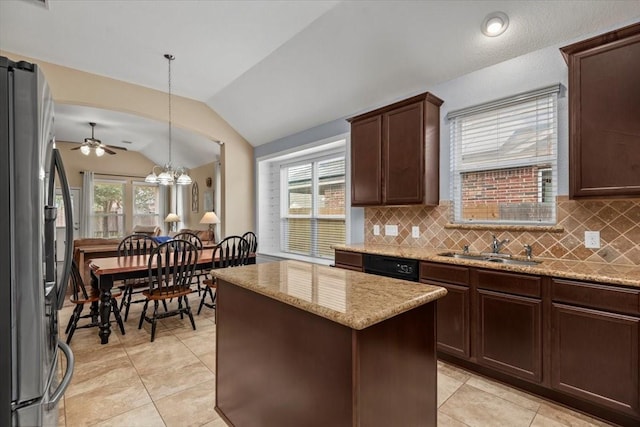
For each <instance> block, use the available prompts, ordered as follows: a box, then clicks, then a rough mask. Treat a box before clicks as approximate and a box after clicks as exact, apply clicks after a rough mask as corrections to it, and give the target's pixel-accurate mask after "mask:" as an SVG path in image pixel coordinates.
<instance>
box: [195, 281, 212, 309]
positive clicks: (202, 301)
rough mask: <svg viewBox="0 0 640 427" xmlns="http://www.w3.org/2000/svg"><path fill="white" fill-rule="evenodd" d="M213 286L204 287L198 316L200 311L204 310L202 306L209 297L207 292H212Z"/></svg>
mask: <svg viewBox="0 0 640 427" xmlns="http://www.w3.org/2000/svg"><path fill="white" fill-rule="evenodd" d="M210 291H211V288H209V287H208V286H207V287H206V288H205V289H204V292H203V294H202V298H201V299H200V305H199V306H198V316H199V315H200V312H201V311H202V306H203V305H204V299H205V298H206V297H207V292H210Z"/></svg>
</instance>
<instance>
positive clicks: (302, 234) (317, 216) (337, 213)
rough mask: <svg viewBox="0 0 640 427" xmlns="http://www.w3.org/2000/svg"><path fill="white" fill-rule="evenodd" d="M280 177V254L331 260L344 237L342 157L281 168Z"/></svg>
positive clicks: (343, 167) (343, 159)
mask: <svg viewBox="0 0 640 427" xmlns="http://www.w3.org/2000/svg"><path fill="white" fill-rule="evenodd" d="M282 176H283V181H284V184H283V186H282V187H283V189H285V192H286V197H283V202H284V203H285V206H284V209H282V216H281V221H282V223H281V231H282V235H281V246H282V247H281V250H282V251H283V252H288V253H293V254H298V255H305V256H312V257H320V258H329V259H330V258H332V257H333V250H332V249H331V246H332V245H335V244H342V243H344V242H345V236H346V225H345V158H344V155H343V154H342V155H341V156H340V157H333V158H328V159H326V158H325V159H315V160H311V161H309V162H305V163H303V164H297V165H284V166H282Z"/></svg>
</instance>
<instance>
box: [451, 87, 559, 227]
mask: <svg viewBox="0 0 640 427" xmlns="http://www.w3.org/2000/svg"><path fill="white" fill-rule="evenodd" d="M559 92H560V85H559V84H556V85H552V86H548V87H545V88H541V89H537V90H533V91H530V92H525V93H521V94H518V95H515V96H512V97H508V98H503V99H500V100H496V101H492V102H489V103H486V104H481V105H477V106H473V107H469V108H465V109H462V110H457V111H452V112H450V113H449V114H448V115H447V119H448V120H449V121H450V128H451V130H450V145H451V158H450V161H451V165H450V171H451V180H450V185H451V201H452V209H453V212H452V221H453V222H454V223H456V224H497V225H553V224H555V223H556V221H557V212H556V210H557V205H556V199H557V194H558V159H557V156H558V100H557V98H558V93H559ZM544 97H549V99H550V100H551V101H552V102H553V106H552V111H553V131H552V135H550V137H551V141H552V147H551V152H550V153H549V154H547V155H536V156H529V157H525V158H517V157H515V156H514V158H512V159H505V160H499V161H498V162H496V161H495V159H493V160H489V159H484V160H479V161H477V162H475V163H470V164H467V165H462V154H461V151H462V148H461V146H460V143H461V142H460V141H461V139H462V137H461V135H462V132H463V130H462V125H461V122H462V121H463V120H464V119H465V118H469V117H474V116H480V115H481V114H486V113H488V112H493V111H498V110H502V109H505V108H508V107H512V106H517V105H521V104H524V103H527V102H531V101H532V100H535V99H538V98H544ZM543 165H544V168H543V169H540V171H539V172H538V176H537V182H538V197H537V200H538V202H541V200H542V193H541V191H542V187H541V186H540V184H541V180H542V173H541V171H542V170H549V169H551V179H552V182H551V185H552V197H551V198H552V202H551V203H552V205H553V206H552V209H551V211H552V212H551V218H550V219H549V220H547V221H543V220H541V219H537V220H531V221H527V220H524V219H523V220H505V219H497V220H488V219H483V220H471V219H464V218H462V207H463V200H462V197H463V194H462V184H461V181H462V175H463V174H464V173H468V172H484V171H497V170H502V169H513V168H520V167H526V166H532V167H537V166H543ZM547 165H548V166H547Z"/></svg>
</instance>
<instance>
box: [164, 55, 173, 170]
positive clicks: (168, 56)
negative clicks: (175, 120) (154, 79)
mask: <svg viewBox="0 0 640 427" xmlns="http://www.w3.org/2000/svg"><path fill="white" fill-rule="evenodd" d="M165 58H167V60H168V61H169V165H171V140H172V138H171V136H172V135H171V61H173V59H174V58H175V57H174V56H173V55H171V54H167V55H165Z"/></svg>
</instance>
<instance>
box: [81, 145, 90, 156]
mask: <svg viewBox="0 0 640 427" xmlns="http://www.w3.org/2000/svg"><path fill="white" fill-rule="evenodd" d="M80 152H81V153H82V154H84V155H85V156H88V155H89V153H90V152H91V148H89V146H88V145H84V144H82V146H81V147H80Z"/></svg>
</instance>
